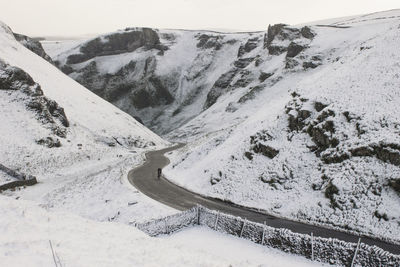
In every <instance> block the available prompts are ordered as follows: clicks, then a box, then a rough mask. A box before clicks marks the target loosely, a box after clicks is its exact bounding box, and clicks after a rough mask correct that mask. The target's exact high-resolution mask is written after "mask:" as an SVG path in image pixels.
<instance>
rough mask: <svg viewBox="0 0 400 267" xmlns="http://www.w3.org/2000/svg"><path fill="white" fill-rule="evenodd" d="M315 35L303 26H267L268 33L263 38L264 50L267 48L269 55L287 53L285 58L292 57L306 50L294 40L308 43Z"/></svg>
mask: <svg viewBox="0 0 400 267" xmlns="http://www.w3.org/2000/svg"><path fill="white" fill-rule="evenodd" d="M314 36H315V34H314V33H313V32H312V30H311V29H310V28H309V27H307V26H305V27H303V28H300V29H298V28H292V27H289V26H288V25H286V24H275V25H269V26H268V32H267V34H266V35H265V36H264V48H267V49H268V51H269V53H270V54H271V55H280V54H282V53H284V52H287V51H288V50H290V52H289V53H288V55H287V57H294V56H296V55H297V54H299V53H300V52H301V51H302V50H304V49H305V48H306V46H305V45H300V44H298V43H296V42H293V41H294V40H303V43H309V42H310V40H312V39H313V38H314Z"/></svg>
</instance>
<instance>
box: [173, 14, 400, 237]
mask: <svg viewBox="0 0 400 267" xmlns="http://www.w3.org/2000/svg"><path fill="white" fill-rule="evenodd" d="M338 21H341V20H334V21H333V22H334V23H335V24H333V25H320V26H316V25H314V26H310V28H311V30H312V31H313V32H314V33H315V37H314V39H313V40H312V41H311V42H310V43H309V44H308V48H307V49H305V50H303V51H302V52H300V53H299V54H298V55H297V56H295V57H288V54H287V53H283V54H282V55H281V56H280V57H278V58H277V57H275V56H273V55H271V53H269V54H268V53H267V51H264V53H263V54H259V58H260V59H261V61H262V62H263V63H262V67H261V70H263V71H264V72H266V73H267V72H273V73H274V76H273V77H279V78H276V79H275V81H274V82H273V83H272V82H270V83H269V82H267V83H261V86H262V89H261V90H259V92H258V93H257V94H256V95H255V97H253V99H250V100H249V101H247V103H243V101H241V99H243V97H244V95H246V92H251V91H252V89H251V88H245V89H239V90H236V91H233V92H231V93H228V94H226V95H224V96H223V97H221V99H220V100H219V101H218V102H217V103H216V104H215V105H213V106H211V107H210V108H209V109H208V110H206V111H204V112H203V113H202V114H201V115H200V116H198V117H196V118H195V119H193V120H192V121H190V122H188V123H187V124H185V125H184V126H182V127H180V128H179V129H177V130H175V131H174V132H172V133H171V134H170V136H175V137H182V140H184V138H185V137H186V136H191V135H192V133H193V132H195V133H197V132H199V131H201V132H203V134H202V135H201V137H200V138H196V139H192V138H191V140H193V141H192V142H190V143H189V145H188V146H187V147H186V148H185V149H184V150H182V151H181V152H179V153H175V154H174V155H173V156H171V158H172V164H171V165H170V167H169V168H168V170H167V171H166V173H167V175H168V177H170V179H171V180H173V181H174V182H176V183H178V184H180V185H183V186H184V187H187V188H189V189H191V190H194V191H197V192H200V193H202V194H205V195H210V196H213V197H218V198H222V199H227V200H230V201H233V202H235V203H238V204H241V205H245V206H251V207H256V208H261V209H264V210H266V211H267V212H268V213H271V214H275V215H277V216H282V217H286V218H291V219H296V220H303V221H310V222H311V223H317V224H325V225H329V226H335V227H339V228H342V229H345V230H356V231H360V232H362V233H364V234H369V235H373V236H375V235H376V236H380V237H383V238H388V239H392V240H396V241H397V242H399V241H400V239H399V237H400V180H399V177H400V168H399V166H400V139H399V136H400V129H399V120H398V118H399V116H400V110H399V103H400V97H399V86H400V76H399V70H400V66H399V60H400V50H399V49H398V44H399V42H400V31H399V28H400V11H398V10H395V11H389V12H382V13H375V14H371V15H365V16H362V17H353V18H352V19H349V20H346V21H344V22H338ZM316 57H318V58H319V63H318V65H319V66H318V67H316V68H315V69H307V70H304V68H303V67H304V63H303V64H301V63H302V62H304V60H305V59H308V58H316ZM296 62H297V63H296ZM298 63H300V64H298ZM288 65H289V66H294V67H293V68H292V67H290V68H288ZM299 66H302V67H299ZM272 69H273V71H271V70H272ZM246 70H248V71H249V72H251V73H254V72H255V71H258V69H256V68H255V67H254V66H250V67H248V68H246ZM268 80H269V79H267V81H268ZM246 99H247V98H246ZM229 107H234V111H233V112H228V111H229Z"/></svg>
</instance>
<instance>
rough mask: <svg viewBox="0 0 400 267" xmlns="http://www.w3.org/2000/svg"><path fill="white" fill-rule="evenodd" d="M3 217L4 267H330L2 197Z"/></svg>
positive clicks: (195, 234)
mask: <svg viewBox="0 0 400 267" xmlns="http://www.w3.org/2000/svg"><path fill="white" fill-rule="evenodd" d="M0 214H1V220H0V231H1V233H2V234H1V237H0V262H1V266H9V267H13V266H32V267H36V266H38V267H53V266H57V265H58V266H76V267H78V266H82V267H88V266H93V267H94V266H96V267H111V266H119V267H122V266H268V267H277V266H287V267H291V266H293V267H295V266H296V267H312V266H314V267H317V266H327V265H326V264H321V263H317V262H311V261H309V260H307V259H304V258H302V257H298V256H291V255H288V254H285V253H283V252H280V251H277V250H275V249H269V248H266V247H262V246H261V245H256V244H253V243H251V242H250V241H247V240H243V239H239V238H236V237H231V236H227V235H223V234H219V233H217V232H214V231H212V230H210V229H205V228H204V229H203V228H195V229H192V230H185V231H182V232H180V233H178V234H177V235H176V236H165V237H161V238H152V237H149V236H147V235H146V234H144V233H142V232H140V231H139V230H137V229H136V228H134V227H131V226H127V225H122V224H118V223H99V222H94V221H89V220H85V219H82V218H81V217H78V216H75V215H72V214H70V213H65V212H57V213H53V212H47V211H46V210H44V209H42V208H40V207H37V205H36V204H34V203H29V202H26V201H23V200H18V201H17V200H14V199H11V198H6V197H3V196H0ZM53 251H54V260H53ZM54 261H55V262H56V263H55V262H54Z"/></svg>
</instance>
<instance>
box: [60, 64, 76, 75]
mask: <svg viewBox="0 0 400 267" xmlns="http://www.w3.org/2000/svg"><path fill="white" fill-rule="evenodd" d="M61 71H62V72H64V73H65V74H67V75H69V74H71V73H73V72H74V69H73V68H72V67H71V66H68V65H63V66H62V67H61Z"/></svg>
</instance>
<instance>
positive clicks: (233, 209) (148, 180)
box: [128, 144, 400, 254]
mask: <svg viewBox="0 0 400 267" xmlns="http://www.w3.org/2000/svg"><path fill="white" fill-rule="evenodd" d="M183 146H184V144H179V145H176V146H173V147H169V148H166V149H162V150H157V151H151V152H148V153H146V159H147V160H146V162H145V163H144V164H143V165H141V166H139V167H137V168H135V169H133V170H131V171H130V172H129V174H128V180H129V182H130V183H131V184H132V185H133V186H135V187H136V188H137V189H138V190H140V191H141V192H142V193H144V194H145V195H147V196H149V197H151V198H153V199H155V200H157V201H159V202H161V203H163V204H165V205H167V206H170V207H172V208H175V209H177V210H186V209H190V208H192V207H193V206H195V205H197V204H200V205H202V206H204V207H207V208H209V209H213V210H218V211H220V212H223V213H227V214H231V215H234V216H240V217H242V218H246V219H248V220H250V221H254V222H258V223H263V222H264V221H265V222H266V224H267V225H269V226H272V227H276V228H287V229H290V230H291V231H293V232H297V233H302V234H310V233H311V232H312V233H313V234H314V236H321V237H328V238H329V237H331V238H337V239H340V240H344V241H347V242H353V243H356V242H357V241H358V238H359V236H357V235H353V234H349V233H345V232H340V231H336V230H332V229H328V228H323V227H320V226H314V225H309V224H305V223H300V222H296V221H291V220H286V219H282V218H277V217H274V216H271V215H267V214H263V213H261V212H258V211H256V210H253V209H250V208H246V207H241V206H237V205H235V204H232V203H228V202H224V201H221V200H218V199H213V198H208V197H203V196H201V195H199V194H196V193H194V192H191V191H188V190H186V189H184V188H182V187H179V186H177V185H175V184H173V183H171V182H170V181H168V180H166V179H165V178H163V177H162V178H161V179H158V178H157V168H162V167H164V166H166V165H168V164H169V159H168V158H167V157H165V156H164V154H165V153H167V152H170V151H173V150H176V149H179V148H181V147H183ZM361 241H362V242H363V243H365V244H369V245H376V246H377V247H380V248H382V249H384V250H386V251H388V252H391V253H393V254H400V246H399V245H395V244H391V243H388V242H385V241H381V240H378V239H373V238H369V237H362V238H361Z"/></svg>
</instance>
